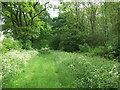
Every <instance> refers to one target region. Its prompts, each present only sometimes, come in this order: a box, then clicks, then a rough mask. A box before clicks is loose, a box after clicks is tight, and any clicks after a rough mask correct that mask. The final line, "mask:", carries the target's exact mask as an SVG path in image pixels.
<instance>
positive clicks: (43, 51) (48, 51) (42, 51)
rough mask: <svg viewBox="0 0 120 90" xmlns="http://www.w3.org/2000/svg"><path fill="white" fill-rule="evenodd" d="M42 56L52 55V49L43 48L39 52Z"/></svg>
mask: <svg viewBox="0 0 120 90" xmlns="http://www.w3.org/2000/svg"><path fill="white" fill-rule="evenodd" d="M38 51H39V53H40V54H49V53H50V49H49V48H47V47H46V48H41V49H40V50H38Z"/></svg>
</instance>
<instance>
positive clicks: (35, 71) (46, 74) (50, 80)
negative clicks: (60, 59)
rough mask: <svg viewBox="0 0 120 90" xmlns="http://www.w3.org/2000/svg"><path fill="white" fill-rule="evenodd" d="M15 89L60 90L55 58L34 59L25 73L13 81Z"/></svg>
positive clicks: (12, 85)
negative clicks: (45, 89) (39, 89)
mask: <svg viewBox="0 0 120 90" xmlns="http://www.w3.org/2000/svg"><path fill="white" fill-rule="evenodd" d="M10 84H11V87H13V88H19V87H23V88H50V87H51V88H53V87H54V88H58V87H60V83H59V80H58V78H57V73H56V70H55V62H54V57H51V56H49V55H48V56H46V55H42V56H41V57H39V56H36V57H34V58H32V60H31V61H30V63H29V65H28V66H27V67H26V68H25V72H24V73H22V74H20V76H17V77H15V78H13V79H11V82H10Z"/></svg>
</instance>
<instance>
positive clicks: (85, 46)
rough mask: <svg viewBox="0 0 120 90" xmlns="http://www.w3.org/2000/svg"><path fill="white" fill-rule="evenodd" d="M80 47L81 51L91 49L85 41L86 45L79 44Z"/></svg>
mask: <svg viewBox="0 0 120 90" xmlns="http://www.w3.org/2000/svg"><path fill="white" fill-rule="evenodd" d="M79 49H80V52H89V51H90V47H89V45H88V44H87V43H85V44H84V45H79Z"/></svg>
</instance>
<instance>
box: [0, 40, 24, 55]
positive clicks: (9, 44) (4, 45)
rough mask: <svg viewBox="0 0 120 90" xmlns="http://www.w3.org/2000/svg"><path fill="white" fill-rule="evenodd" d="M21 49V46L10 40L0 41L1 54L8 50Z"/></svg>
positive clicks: (17, 42)
mask: <svg viewBox="0 0 120 90" xmlns="http://www.w3.org/2000/svg"><path fill="white" fill-rule="evenodd" d="M21 47H22V44H21V43H20V42H19V41H17V40H12V39H9V38H4V39H3V40H2V41H1V45H0V49H1V52H2V53H6V52H8V51H10V50H20V49H21Z"/></svg>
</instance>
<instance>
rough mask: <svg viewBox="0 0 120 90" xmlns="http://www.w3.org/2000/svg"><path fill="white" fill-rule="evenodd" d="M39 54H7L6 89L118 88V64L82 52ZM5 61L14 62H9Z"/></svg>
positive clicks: (30, 52) (29, 52)
mask: <svg viewBox="0 0 120 90" xmlns="http://www.w3.org/2000/svg"><path fill="white" fill-rule="evenodd" d="M12 53H14V54H12ZM36 55H37V52H36V51H22V52H19V51H14V52H8V53H6V54H5V55H4V56H3V57H4V59H3V60H4V62H3V63H4V64H3V67H4V68H3V71H4V72H3V74H4V73H6V74H7V76H6V78H4V77H3V88H118V82H119V80H118V78H119V77H118V76H119V73H118V63H117V62H115V61H110V60H106V59H105V58H101V57H98V56H96V57H95V56H94V57H90V56H85V55H84V54H79V53H68V52H60V51H49V52H47V50H46V49H45V50H41V51H39V54H38V55H37V56H36ZM16 56H17V57H16ZM27 56H29V57H27ZM30 56H31V57H32V58H31V59H30ZM5 58H7V59H8V61H10V62H9V63H7V62H5V61H6V59H5ZM28 59H29V60H28ZM21 61H22V62H21ZM26 61H27V63H28V64H27V65H25V62H26ZM13 63H14V65H15V66H16V67H14V66H12V64H13ZM21 65H22V66H21ZM5 67H6V68H5ZM7 67H10V68H7ZM7 69H8V70H7ZM10 70H11V73H10V72H8V71H10ZM16 70H18V71H16ZM20 70H21V73H20V72H19V71H20ZM8 73H9V74H8Z"/></svg>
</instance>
